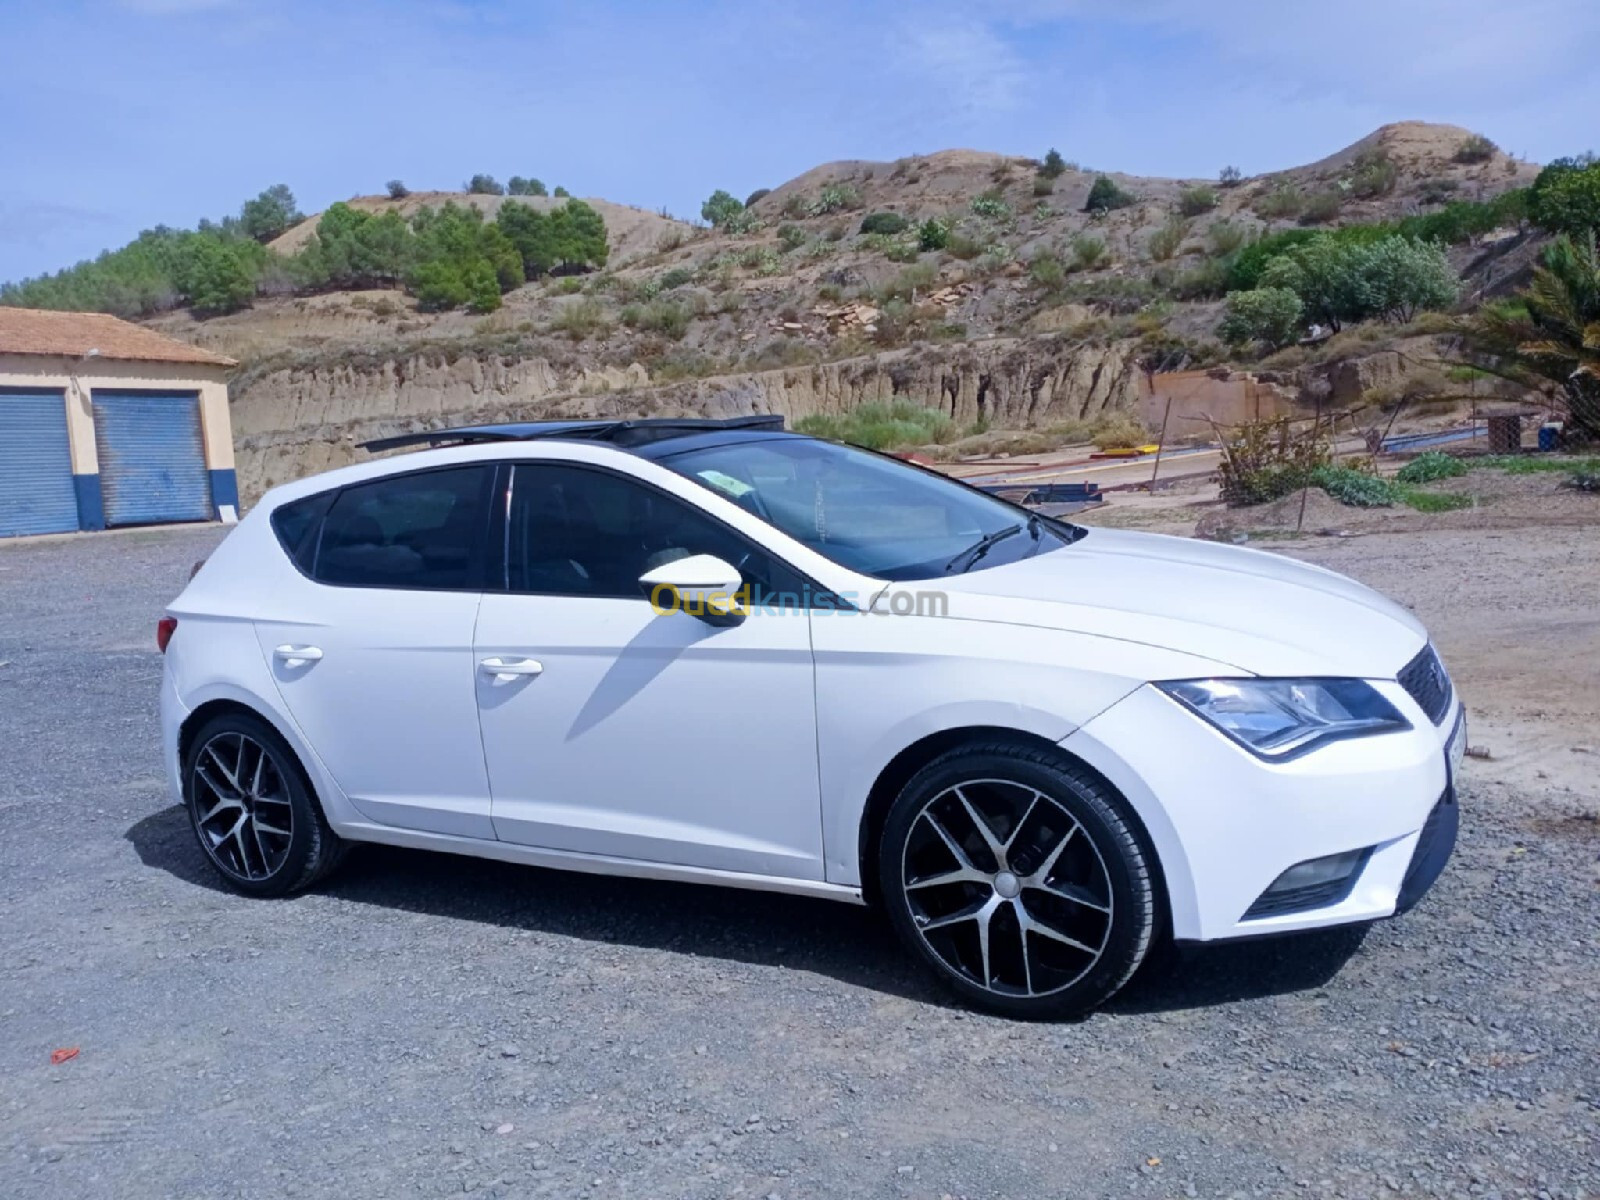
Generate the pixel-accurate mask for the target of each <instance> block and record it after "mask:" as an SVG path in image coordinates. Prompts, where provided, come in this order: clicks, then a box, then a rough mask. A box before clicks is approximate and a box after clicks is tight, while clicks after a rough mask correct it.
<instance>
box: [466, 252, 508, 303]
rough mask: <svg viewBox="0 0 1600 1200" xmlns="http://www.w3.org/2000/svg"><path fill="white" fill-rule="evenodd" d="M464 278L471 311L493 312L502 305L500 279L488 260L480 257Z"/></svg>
mask: <svg viewBox="0 0 1600 1200" xmlns="http://www.w3.org/2000/svg"><path fill="white" fill-rule="evenodd" d="M462 279H463V282H464V283H465V285H466V290H467V310H468V311H469V312H475V313H492V312H494V311H495V310H496V309H497V308H499V307H500V280H499V279H498V278H496V276H495V269H494V267H493V266H492V265H491V264H490V263H489V262H488V261H487V260H485V259H479V260H478V261H477V262H474V263H472V264H471V265H470V266H469V267H467V269H466V272H465V274H464V275H463V277H462Z"/></svg>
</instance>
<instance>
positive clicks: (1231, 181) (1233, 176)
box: [1217, 165, 1244, 188]
mask: <svg viewBox="0 0 1600 1200" xmlns="http://www.w3.org/2000/svg"><path fill="white" fill-rule="evenodd" d="M1243 179H1244V172H1243V171H1241V170H1239V168H1238V167H1235V166H1232V165H1230V166H1226V167H1223V168H1222V170H1220V171H1218V172H1217V182H1218V183H1220V184H1221V185H1222V186H1223V187H1228V188H1231V187H1238V186H1239V184H1240V182H1241V181H1242V180H1243Z"/></svg>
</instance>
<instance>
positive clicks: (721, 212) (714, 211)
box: [700, 188, 744, 227]
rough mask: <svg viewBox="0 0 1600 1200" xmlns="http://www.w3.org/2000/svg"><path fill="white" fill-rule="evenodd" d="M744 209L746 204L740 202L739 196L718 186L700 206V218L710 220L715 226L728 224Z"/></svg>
mask: <svg viewBox="0 0 1600 1200" xmlns="http://www.w3.org/2000/svg"><path fill="white" fill-rule="evenodd" d="M743 211H744V205H742V204H740V203H739V200H738V197H736V196H733V195H730V194H729V193H728V192H725V191H723V190H722V189H721V188H718V189H717V190H716V191H714V192H712V193H711V195H710V196H709V197H708V198H707V199H706V202H705V203H704V204H702V205H701V206H700V219H701V220H703V221H709V222H710V223H711V225H712V226H713V227H716V226H721V225H726V224H727V223H728V221H729V220H731V219H732V218H733V217H735V216H736V215H738V214H739V213H741V212H743Z"/></svg>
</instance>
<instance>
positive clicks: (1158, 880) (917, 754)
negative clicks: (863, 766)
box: [858, 725, 1172, 936]
mask: <svg viewBox="0 0 1600 1200" xmlns="http://www.w3.org/2000/svg"><path fill="white" fill-rule="evenodd" d="M995 743H1009V744H1011V745H1014V746H1017V747H1018V748H1020V749H1025V750H1037V751H1043V752H1045V753H1047V754H1049V755H1051V756H1052V757H1054V758H1056V759H1058V760H1059V761H1060V762H1061V763H1062V764H1063V765H1065V766H1070V767H1072V768H1073V769H1074V770H1077V771H1082V772H1083V773H1085V774H1087V775H1091V776H1093V777H1094V779H1095V781H1096V782H1097V783H1098V784H1099V785H1100V786H1101V787H1102V788H1104V789H1105V791H1106V793H1107V794H1108V795H1109V796H1110V797H1111V798H1112V800H1113V801H1114V802H1115V803H1116V805H1117V807H1118V808H1119V809H1120V810H1121V812H1122V814H1123V816H1124V817H1125V818H1126V819H1127V822H1128V825H1129V827H1130V828H1131V829H1132V830H1133V833H1134V836H1135V837H1136V838H1138V840H1139V848H1140V850H1142V851H1143V852H1144V855H1145V858H1146V860H1147V861H1148V862H1149V864H1150V877H1151V880H1152V882H1153V883H1154V884H1155V891H1156V932H1157V935H1158V936H1160V935H1162V934H1164V933H1165V932H1166V931H1169V930H1170V929H1171V927H1172V905H1171V898H1170V896H1169V894H1168V892H1167V879H1166V872H1165V871H1164V870H1163V868H1162V864H1161V855H1160V852H1159V851H1158V850H1157V848H1156V844H1155V840H1154V839H1153V838H1152V837H1151V836H1150V831H1149V829H1147V828H1146V827H1145V823H1144V819H1143V818H1142V817H1141V816H1140V815H1139V811H1138V809H1136V808H1135V807H1134V806H1133V804H1131V803H1130V802H1129V801H1128V799H1127V797H1126V796H1124V795H1123V794H1122V790H1121V789H1120V788H1118V787H1117V785H1116V784H1114V783H1112V782H1111V780H1109V779H1107V778H1106V776H1105V775H1104V774H1103V773H1102V772H1101V771H1099V770H1097V769H1096V768H1095V767H1094V766H1093V765H1092V764H1090V763H1088V762H1085V761H1084V760H1083V759H1082V758H1079V757H1078V756H1077V755H1075V754H1072V753H1071V752H1069V751H1067V750H1064V749H1062V747H1061V744H1060V743H1059V742H1053V741H1051V740H1050V739H1049V738H1045V737H1040V736H1039V735H1038V734H1036V733H1028V732H1027V731H1025V730H1021V729H1009V728H1006V727H1004V726H995V725H967V726H961V727H959V728H955V729H941V730H939V731H938V732H936V733H931V734H928V735H927V736H926V737H923V738H919V739H918V740H917V741H915V742H912V743H911V744H910V745H909V746H907V747H905V748H904V749H903V750H901V751H900V752H899V753H898V754H896V755H895V756H894V757H893V758H892V759H890V760H889V762H888V763H887V764H886V765H885V766H884V768H883V769H882V770H881V771H879V772H878V776H877V778H876V779H875V780H874V781H873V784H872V788H871V790H870V791H868V793H867V801H866V804H865V805H864V806H863V808H862V812H861V830H860V844H859V848H858V854H859V856H860V864H861V894H862V897H863V898H864V899H865V900H866V901H867V903H869V904H872V905H877V904H879V903H880V895H879V891H878V889H879V886H880V881H879V879H878V839H879V838H880V837H881V836H882V834H883V827H884V823H885V821H886V819H887V818H888V815H889V809H890V807H891V806H892V805H893V804H894V801H895V797H897V796H899V794H900V792H901V790H902V789H903V788H904V787H905V785H906V784H907V783H909V782H911V779H912V777H913V776H914V775H916V773H917V772H918V771H920V770H922V768H923V767H925V766H927V765H928V764H929V763H930V762H932V761H933V760H934V759H936V758H938V757H939V756H940V755H941V754H945V753H948V752H949V751H951V750H955V749H957V748H959V747H961V746H964V745H979V744H982V745H994V744H995Z"/></svg>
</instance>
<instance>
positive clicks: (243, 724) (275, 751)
mask: <svg viewBox="0 0 1600 1200" xmlns="http://www.w3.org/2000/svg"><path fill="white" fill-rule="evenodd" d="M229 733H242V734H244V735H245V736H246V737H248V738H250V739H252V740H253V741H255V742H257V743H259V744H260V745H262V746H265V747H266V748H267V749H268V750H270V751H271V752H272V755H273V758H274V759H275V760H276V765H277V767H278V773H279V776H280V777H281V778H282V779H283V784H284V789H285V791H286V792H287V793H288V796H289V806H290V810H291V811H292V813H293V821H294V828H293V829H291V830H290V833H289V851H288V853H287V854H285V855H284V857H283V862H282V863H280V864H279V865H278V869H277V871H275V872H274V873H273V874H272V875H270V876H269V877H267V878H266V879H241V878H240V877H239V876H237V875H235V874H234V873H233V872H232V871H230V870H228V869H227V868H226V867H224V866H223V865H222V863H221V862H219V861H218V860H217V858H216V856H215V855H214V854H213V853H212V851H211V847H210V845H209V844H208V842H207V839H206V836H205V834H204V832H202V830H201V828H200V813H199V810H198V808H197V805H196V797H195V786H194V768H195V763H196V762H197V761H198V759H199V757H200V754H201V751H202V750H204V748H205V747H206V745H207V744H208V743H210V742H211V741H212V740H213V739H214V738H216V737H218V736H219V735H223V734H229ZM183 806H184V809H185V810H186V811H187V812H188V814H189V827H190V828H191V829H192V830H193V831H194V836H195V840H196V841H197V842H198V843H199V845H200V852H201V853H202V854H204V855H205V858H206V862H207V863H209V864H210V865H211V868H212V869H213V870H214V871H216V872H217V874H218V875H220V876H221V877H222V878H223V879H224V880H225V881H226V882H227V884H228V886H229V887H231V888H234V889H235V890H237V891H240V892H244V893H246V894H248V895H252V896H283V895H287V894H288V893H289V892H290V891H292V890H294V888H295V886H296V885H297V884H298V883H299V882H300V880H301V879H302V878H304V876H305V875H306V872H307V868H308V865H309V864H310V861H311V857H312V855H313V854H314V853H315V852H316V850H317V831H316V828H315V822H316V819H317V817H318V816H319V815H320V814H318V813H315V812H314V811H313V810H312V807H311V798H310V795H309V794H308V792H307V791H306V786H305V782H304V779H303V776H302V775H301V770H300V760H299V759H298V758H297V757H296V756H295V753H294V751H293V750H291V749H290V748H289V745H288V743H287V742H285V741H284V740H283V738H282V737H281V736H280V735H279V733H278V731H277V730H276V729H274V728H272V726H271V725H268V724H267V723H266V722H265V721H263V720H261V719H260V718H259V717H252V716H248V715H246V714H244V713H225V714H223V715H221V716H218V717H213V718H212V719H211V720H209V721H207V722H206V723H205V724H204V725H202V726H201V727H200V729H199V730H198V731H197V732H196V733H195V735H194V738H193V739H192V740H191V741H190V743H189V752H188V753H187V754H186V755H185V756H184V761H183Z"/></svg>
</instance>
